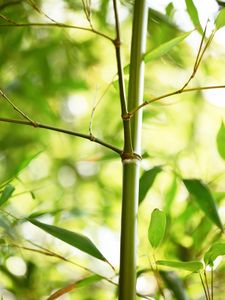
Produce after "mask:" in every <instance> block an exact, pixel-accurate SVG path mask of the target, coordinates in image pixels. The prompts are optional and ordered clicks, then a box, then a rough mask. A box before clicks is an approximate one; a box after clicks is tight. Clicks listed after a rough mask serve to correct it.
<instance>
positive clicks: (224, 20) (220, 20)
mask: <svg viewBox="0 0 225 300" xmlns="http://www.w3.org/2000/svg"><path fill="white" fill-rule="evenodd" d="M215 26H216V29H217V30H219V29H220V28H222V27H224V26H225V8H223V9H221V10H220V11H219V13H218V15H217V17H216V20H215Z"/></svg>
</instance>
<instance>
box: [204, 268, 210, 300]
mask: <svg viewBox="0 0 225 300" xmlns="http://www.w3.org/2000/svg"><path fill="white" fill-rule="evenodd" d="M204 278H205V286H206V291H207V294H208V298H209V300H211V297H210V292H209V285H208V278H207V275H206V270H205V269H204Z"/></svg>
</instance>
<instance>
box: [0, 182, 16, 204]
mask: <svg viewBox="0 0 225 300" xmlns="http://www.w3.org/2000/svg"><path fill="white" fill-rule="evenodd" d="M14 191H15V188H14V186H12V185H11V184H7V186H6V187H5V188H4V190H3V192H2V194H1V197H0V206H1V205H3V204H4V203H5V202H6V201H7V200H8V199H9V198H10V197H11V196H12V193H13V192H14Z"/></svg>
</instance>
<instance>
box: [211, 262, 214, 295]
mask: <svg viewBox="0 0 225 300" xmlns="http://www.w3.org/2000/svg"><path fill="white" fill-rule="evenodd" d="M213 277H214V272H213V266H212V267H211V299H212V300H213V298H214V293H213V279H214V278H213Z"/></svg>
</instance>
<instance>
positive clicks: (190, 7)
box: [185, 0, 203, 33]
mask: <svg viewBox="0 0 225 300" xmlns="http://www.w3.org/2000/svg"><path fill="white" fill-rule="evenodd" d="M185 2H186V7H187V11H188V14H189V16H190V18H191V21H192V23H193V24H194V26H195V28H196V29H197V30H198V31H199V32H200V33H203V30H202V26H201V24H200V21H199V17H198V11H197V9H196V7H195V5H194V2H193V0H185Z"/></svg>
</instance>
